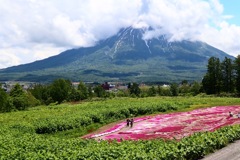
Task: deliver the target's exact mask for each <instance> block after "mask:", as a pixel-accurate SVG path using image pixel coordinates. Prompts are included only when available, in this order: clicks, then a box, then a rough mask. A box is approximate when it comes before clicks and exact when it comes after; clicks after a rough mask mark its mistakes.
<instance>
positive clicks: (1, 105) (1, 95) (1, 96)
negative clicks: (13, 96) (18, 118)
mask: <svg viewBox="0 0 240 160" xmlns="http://www.w3.org/2000/svg"><path fill="white" fill-rule="evenodd" d="M8 100H9V96H8V94H7V93H6V92H5V91H4V90H3V89H2V87H1V84H0V112H7V111H10V110H11V109H10V108H9V105H8Z"/></svg>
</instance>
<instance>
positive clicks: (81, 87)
mask: <svg viewBox="0 0 240 160" xmlns="http://www.w3.org/2000/svg"><path fill="white" fill-rule="evenodd" d="M78 91H79V96H80V99H81V100H83V99H87V98H88V97H89V93H88V88H87V87H86V86H85V84H84V83H83V82H80V83H79V85H78Z"/></svg>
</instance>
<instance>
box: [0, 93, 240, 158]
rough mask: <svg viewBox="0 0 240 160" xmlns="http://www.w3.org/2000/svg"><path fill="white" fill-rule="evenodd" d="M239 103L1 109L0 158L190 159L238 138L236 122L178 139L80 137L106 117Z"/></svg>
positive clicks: (162, 100) (158, 100) (151, 101)
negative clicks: (100, 138)
mask: <svg viewBox="0 0 240 160" xmlns="http://www.w3.org/2000/svg"><path fill="white" fill-rule="evenodd" d="M227 105H228V106H229V105H240V99H239V98H216V97H176V98H173V97H154V98H118V99H108V100H98V101H92V102H82V103H79V104H74V105H73V104H61V105H56V106H40V107H35V108H30V109H29V110H28V111H19V112H11V113H2V114H0V124H1V125H0V133H1V134H0V159H155V158H156V159H194V157H195V158H196V157H202V156H203V155H205V154H208V153H210V152H212V151H213V150H215V149H219V148H222V147H224V146H226V145H227V144H228V143H229V142H232V141H234V140H236V139H239V138H240V127H239V126H232V127H225V128H223V129H220V130H218V131H215V132H211V133H197V134H195V135H193V136H191V137H188V138H184V139H182V140H181V141H178V142H177V141H164V140H161V139H157V140H152V141H123V142H121V143H117V142H115V141H113V142H108V141H101V142H97V141H95V140H83V139H81V138H79V137H80V136H82V135H84V134H87V133H89V132H90V131H94V130H96V129H97V128H99V127H101V126H104V125H106V124H108V123H111V122H115V121H119V120H123V119H125V118H127V117H129V116H131V115H133V116H135V117H137V116H141V115H149V114H156V113H167V112H178V111H187V110H192V109H196V108H202V107H210V106H227Z"/></svg>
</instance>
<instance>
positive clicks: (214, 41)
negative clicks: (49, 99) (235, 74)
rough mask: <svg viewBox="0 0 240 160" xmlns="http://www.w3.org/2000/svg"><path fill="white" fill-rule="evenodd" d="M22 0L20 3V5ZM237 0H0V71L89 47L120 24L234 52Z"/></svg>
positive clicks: (239, 15)
mask: <svg viewBox="0 0 240 160" xmlns="http://www.w3.org/2000/svg"><path fill="white" fill-rule="evenodd" d="M23 4H24V5H23ZM239 8H240V0H0V22H1V25H0V57H1V58H0V69H1V68H6V67H9V66H14V65H19V64H25V63H30V62H33V61H36V60H41V59H44V58H47V57H50V56H54V55H57V54H59V53H60V52H63V51H65V50H67V49H72V48H79V47H88V46H93V45H94V44H96V43H97V42H98V41H99V40H102V39H105V38H108V37H110V36H112V35H114V34H116V33H117V32H118V31H119V29H121V28H124V27H129V26H132V27H135V28H139V27H146V26H151V27H152V28H153V30H152V31H151V33H146V35H144V38H146V39H145V40H148V39H150V38H152V37H153V36H159V35H161V34H165V35H168V36H167V37H169V39H168V40H169V41H181V40H192V41H196V40H198V41H203V42H206V43H208V44H210V45H212V46H213V47H216V48H218V49H220V50H222V51H224V52H226V53H228V54H230V55H233V56H237V55H240V40H239V37H240V9H239Z"/></svg>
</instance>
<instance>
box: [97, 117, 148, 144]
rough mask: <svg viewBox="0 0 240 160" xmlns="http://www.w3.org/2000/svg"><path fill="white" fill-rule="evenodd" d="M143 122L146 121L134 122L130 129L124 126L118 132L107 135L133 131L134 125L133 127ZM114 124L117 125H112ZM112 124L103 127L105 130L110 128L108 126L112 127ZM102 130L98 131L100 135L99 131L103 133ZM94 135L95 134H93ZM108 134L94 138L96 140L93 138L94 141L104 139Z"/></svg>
mask: <svg viewBox="0 0 240 160" xmlns="http://www.w3.org/2000/svg"><path fill="white" fill-rule="evenodd" d="M144 121H146V120H142V121H139V122H134V123H133V126H132V127H127V126H124V127H123V128H121V129H120V130H118V131H116V132H112V133H109V134H118V133H120V132H125V131H128V130H130V129H134V125H135V124H138V123H140V122H144ZM121 122H123V121H121ZM118 123H119V122H118ZM114 124H117V123H114ZM114 124H111V125H109V126H105V127H106V128H110V126H113V125H114ZM105 127H104V128H105ZM104 128H102V129H100V130H99V131H98V132H99V133H100V132H101V131H104ZM95 134H96V133H95ZM109 134H105V135H102V136H99V137H96V138H94V139H96V140H101V139H104V137H105V136H106V135H109Z"/></svg>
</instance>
